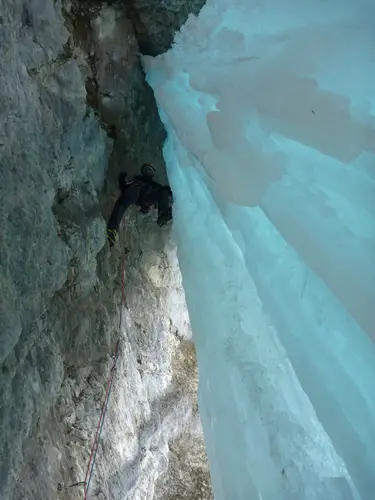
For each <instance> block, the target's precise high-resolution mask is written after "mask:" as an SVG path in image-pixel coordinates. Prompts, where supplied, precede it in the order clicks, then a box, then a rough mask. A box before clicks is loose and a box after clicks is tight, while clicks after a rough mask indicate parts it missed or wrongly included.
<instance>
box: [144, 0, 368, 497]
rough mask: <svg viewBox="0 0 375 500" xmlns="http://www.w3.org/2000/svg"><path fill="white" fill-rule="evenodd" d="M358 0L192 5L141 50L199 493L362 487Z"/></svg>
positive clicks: (363, 173) (362, 0)
mask: <svg viewBox="0 0 375 500" xmlns="http://www.w3.org/2000/svg"><path fill="white" fill-rule="evenodd" d="M374 33H375V4H374V3H373V2H372V1H370V0H359V1H356V2H354V1H349V0H331V1H329V2H323V1H322V2H317V1H313V0H306V1H304V2H299V3H296V2H294V1H292V0H263V1H262V2H259V1H257V0H233V1H231V2H229V1H225V0H215V1H213V0H212V1H211V0H209V1H208V3H207V5H206V7H205V8H204V9H203V10H202V12H201V14H200V16H199V17H198V18H191V19H190V20H189V21H188V23H187V24H186V25H185V27H184V28H183V29H182V30H181V33H180V34H179V35H178V36H177V37H176V44H175V46H174V47H173V49H172V50H171V51H170V52H168V53H167V54H164V55H163V56H159V57H158V58H156V59H150V58H147V59H145V66H146V69H147V72H148V79H149V82H150V83H151V85H152V86H153V88H154V91H155V95H156V97H157V100H158V102H159V107H160V112H161V116H162V119H163V121H164V123H165V125H166V128H167V131H168V140H167V143H166V145H165V158H166V161H167V166H168V172H169V177H170V181H171V184H172V187H173V189H174V192H175V198H176V202H175V213H174V219H175V224H174V230H175V234H176V239H177V242H178V245H179V260H180V266H181V270H182V273H183V280H184V287H185V291H186V297H187V303H188V308H189V314H190V318H191V322H192V327H193V332H194V336H195V341H196V345H197V354H198V362H199V372H200V388H199V397H200V411H201V415H202V422H203V427H204V432H205V438H206V444H207V451H208V456H209V461H210V467H211V473H212V480H213V487H214V491H215V498H216V500H221V499H229V500H237V499H238V500H245V499H246V500H252V499H263V500H284V499H285V500H294V499H295V500H305V499H319V500H335V499H340V500H341V499H354V498H355V499H357V498H361V499H362V500H373V499H374V498H375V493H374V492H375V472H374V471H375V451H374V450H375V447H374V443H375V347H374V339H375V308H374V305H375V286H374V285H375V251H374V250H375V244H374V243H375V154H374V153H375V37H374Z"/></svg>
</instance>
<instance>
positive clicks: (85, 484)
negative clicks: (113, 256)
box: [83, 256, 125, 500]
mask: <svg viewBox="0 0 375 500" xmlns="http://www.w3.org/2000/svg"><path fill="white" fill-rule="evenodd" d="M121 274H122V278H121V310H120V324H119V333H120V334H121V327H122V310H123V308H124V305H125V256H124V257H123V259H122V268H121ZM119 343H120V341H119V340H117V342H116V344H115V349H114V354H113V357H112V359H113V362H112V368H111V371H110V374H109V378H108V382H107V388H106V391H105V396H104V401H103V405H102V409H101V412H100V416H99V422H98V425H97V428H96V432H95V438H94V441H93V444H92V447H91V453H90V459H89V463H88V465H87V470H86V475H85V480H84V482H83V487H84V500H87V494H88V490H89V487H90V482H91V477H92V473H93V470H94V465H95V460H96V454H97V451H98V446H99V441H100V436H101V432H102V429H103V424H104V419H105V415H106V412H107V408H108V401H109V397H110V394H111V389H112V381H113V376H114V373H115V368H116V363H117V358H118V354H119Z"/></svg>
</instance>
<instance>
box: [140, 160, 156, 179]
mask: <svg viewBox="0 0 375 500" xmlns="http://www.w3.org/2000/svg"><path fill="white" fill-rule="evenodd" d="M141 172H142V175H146V176H147V177H155V168H154V166H153V165H151V163H144V164H143V165H142V167H141Z"/></svg>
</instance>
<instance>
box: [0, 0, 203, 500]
mask: <svg viewBox="0 0 375 500" xmlns="http://www.w3.org/2000/svg"><path fill="white" fill-rule="evenodd" d="M0 15H1V18H0V46H1V51H0V368H1V377H0V448H1V450H2V453H1V456H0V498H1V499H4V500H21V499H22V500H26V499H27V500H34V499H35V500H52V499H61V500H63V499H75V498H77V499H78V498H82V487H81V486H76V487H69V486H70V485H72V484H74V483H77V482H80V481H82V480H83V478H84V475H85V467H86V465H87V462H88V458H89V451H90V446H91V442H92V439H93V433H94V430H95V427H96V425H97V420H98V417H99V412H100V408H101V405H102V401H103V395H104V391H105V385H106V381H107V379H108V376H109V371H110V368H111V363H112V359H111V353H112V352H113V348H114V344H115V342H116V341H117V340H118V339H120V341H121V344H120V357H119V361H118V366H117V370H116V373H115V378H114V386H113V391H112V397H111V403H110V407H109V410H108V416H107V420H106V423H105V427H104V430H103V436H102V440H101V443H100V446H99V452H98V458H97V462H96V466H95V473H94V476H93V481H92V490H91V493H90V494H91V498H103V499H104V498H112V499H118V500H120V499H121V500H123V499H133V498H134V499H136V498H140V499H144V498H150V499H151V498H169V497H170V496H168V495H170V493H168V492H170V491H172V490H173V491H175V490H176V488H180V490H181V491H182V492H183V495H184V494H185V493H184V492H185V491H186V492H188V491H190V490H191V486H189V485H188V484H187V482H189V484H190V483H191V478H192V477H193V476H194V477H197V478H198V479H199V478H200V477H202V478H203V479H202V480H200V479H199V480H198V479H197V481H198V482H199V484H200V485H202V484H203V483H202V481H203V482H205V483H207V482H209V479H208V478H209V474H208V468H207V461H206V458H205V455H204V451H202V452H201V451H199V450H204V447H203V441H202V433H201V430H199V431H194V432H193V430H192V429H196V428H199V429H200V427H199V425H198V424H197V422H198V421H199V420H198V416H197V415H198V414H197V403H196V384H197V372H196V361H195V354H194V347H193V344H192V342H191V333H190V327H189V321H188V317H187V312H186V307H185V304H184V296H183V291H182V285H181V277H180V274H179V270H178V263H177V259H176V256H175V250H174V248H173V242H172V239H171V235H170V229H168V228H164V229H162V230H160V228H158V226H157V225H156V223H155V217H156V216H155V214H152V213H151V214H150V215H147V216H145V217H143V216H141V215H140V214H139V213H137V212H134V211H133V212H130V213H129V216H128V217H127V219H126V226H125V228H124V230H123V231H122V233H121V238H120V242H119V244H118V245H117V246H116V247H115V248H114V249H113V250H112V251H109V248H108V245H107V243H106V234H105V220H106V218H107V217H108V215H109V211H110V210H111V206H112V204H113V202H114V200H115V199H116V196H117V181H116V179H117V175H118V173H119V172H120V171H121V170H123V169H124V168H126V169H127V170H128V171H129V172H130V173H132V172H134V171H135V170H136V168H137V166H139V164H140V163H142V162H143V161H150V160H152V161H153V163H154V164H155V165H156V167H157V171H158V177H159V179H160V180H161V181H164V182H165V181H166V175H165V169H164V163H163V157H162V144H163V141H164V139H165V131H164V129H163V126H162V124H161V122H160V120H159V117H158V113H157V107H156V103H155V101H154V98H153V94H152V91H151V89H150V88H149V86H148V85H147V83H146V82H145V78H144V74H143V71H142V67H141V64H140V60H139V47H138V41H137V35H136V33H135V31H134V27H133V19H132V17H131V12H130V10H129V9H126V6H124V5H122V4H120V3H116V4H113V5H110V4H106V5H104V4H103V5H100V4H98V3H97V2H95V3H94V2H85V3H83V2H75V3H74V2H73V3H72V2H64V3H61V2H60V1H59V0H33V1H32V2H25V1H21V0H12V1H11V0H0ZM173 26H174V25H173ZM160 29H161V30H164V27H161V28H160ZM173 29H174V28H173ZM172 31H173V30H172ZM172 31H170V33H171V32H172ZM163 36H164V35H163ZM123 256H125V262H126V266H125V267H126V281H125V282H126V308H125V309H123V311H122V313H123V325H122V328H121V330H119V326H118V324H119V316H120V311H121V262H122V259H123ZM197 425H198V427H197ZM192 433H193V434H194V442H195V443H196V450H197V456H198V455H199V457H200V458H199V460H198V461H197V460H195V461H193V460H191V461H190V462H189V461H188V462H186V464H184V463H183V461H182V462H181V457H178V458H175V457H177V456H178V452H176V451H174V452H173V453H172V454H171V453H170V449H172V448H173V447H174V448H173V449H177V450H178V449H180V448H181V446H183V444H181V443H185V442H187V441H186V440H189V439H190V442H191V438H189V437H188V436H191V435H192ZM193 462H194V463H195V464H196V463H198V462H199V463H198V465H197V466H194V467H192V465H191V464H192V463H193ZM185 465H186V467H189V468H190V469H191V470H190V472H186V473H185V474H184V475H183V477H182V479H181V480H179V479H178V477H179V476H178V474H177V473H176V467H177V468H181V467H184V466H185ZM202 471H203V472H202ZM187 478H190V479H187ZM193 482H194V481H193ZM194 484H195V482H194ZM176 485H177V486H176ZM197 488H198V486H197ZM199 488H200V486H199ZM199 491H200V489H199ZM163 492H164V493H163ZM163 495H165V496H163ZM183 495H182V496H181V498H185V496H183ZM207 495H208V496H206V497H204V498H210V496H209V495H210V493H207ZM171 498H172V497H171ZM186 498H188V497H186Z"/></svg>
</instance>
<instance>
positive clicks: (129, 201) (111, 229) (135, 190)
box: [107, 184, 139, 246]
mask: <svg viewBox="0 0 375 500" xmlns="http://www.w3.org/2000/svg"><path fill="white" fill-rule="evenodd" d="M138 196H139V187H138V186H136V185H134V184H131V185H129V186H128V187H127V188H126V190H125V191H123V192H122V193H121V195H120V197H119V198H118V199H117V200H116V203H115V205H114V207H113V210H112V213H111V216H110V218H109V221H108V225H107V235H108V241H109V245H110V246H113V245H114V243H115V241H116V239H117V232H118V230H119V227H120V224H121V220H122V218H123V216H124V214H125V212H126V210H127V209H128V208H129V207H130V205H135V204H136V203H137V200H138Z"/></svg>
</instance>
